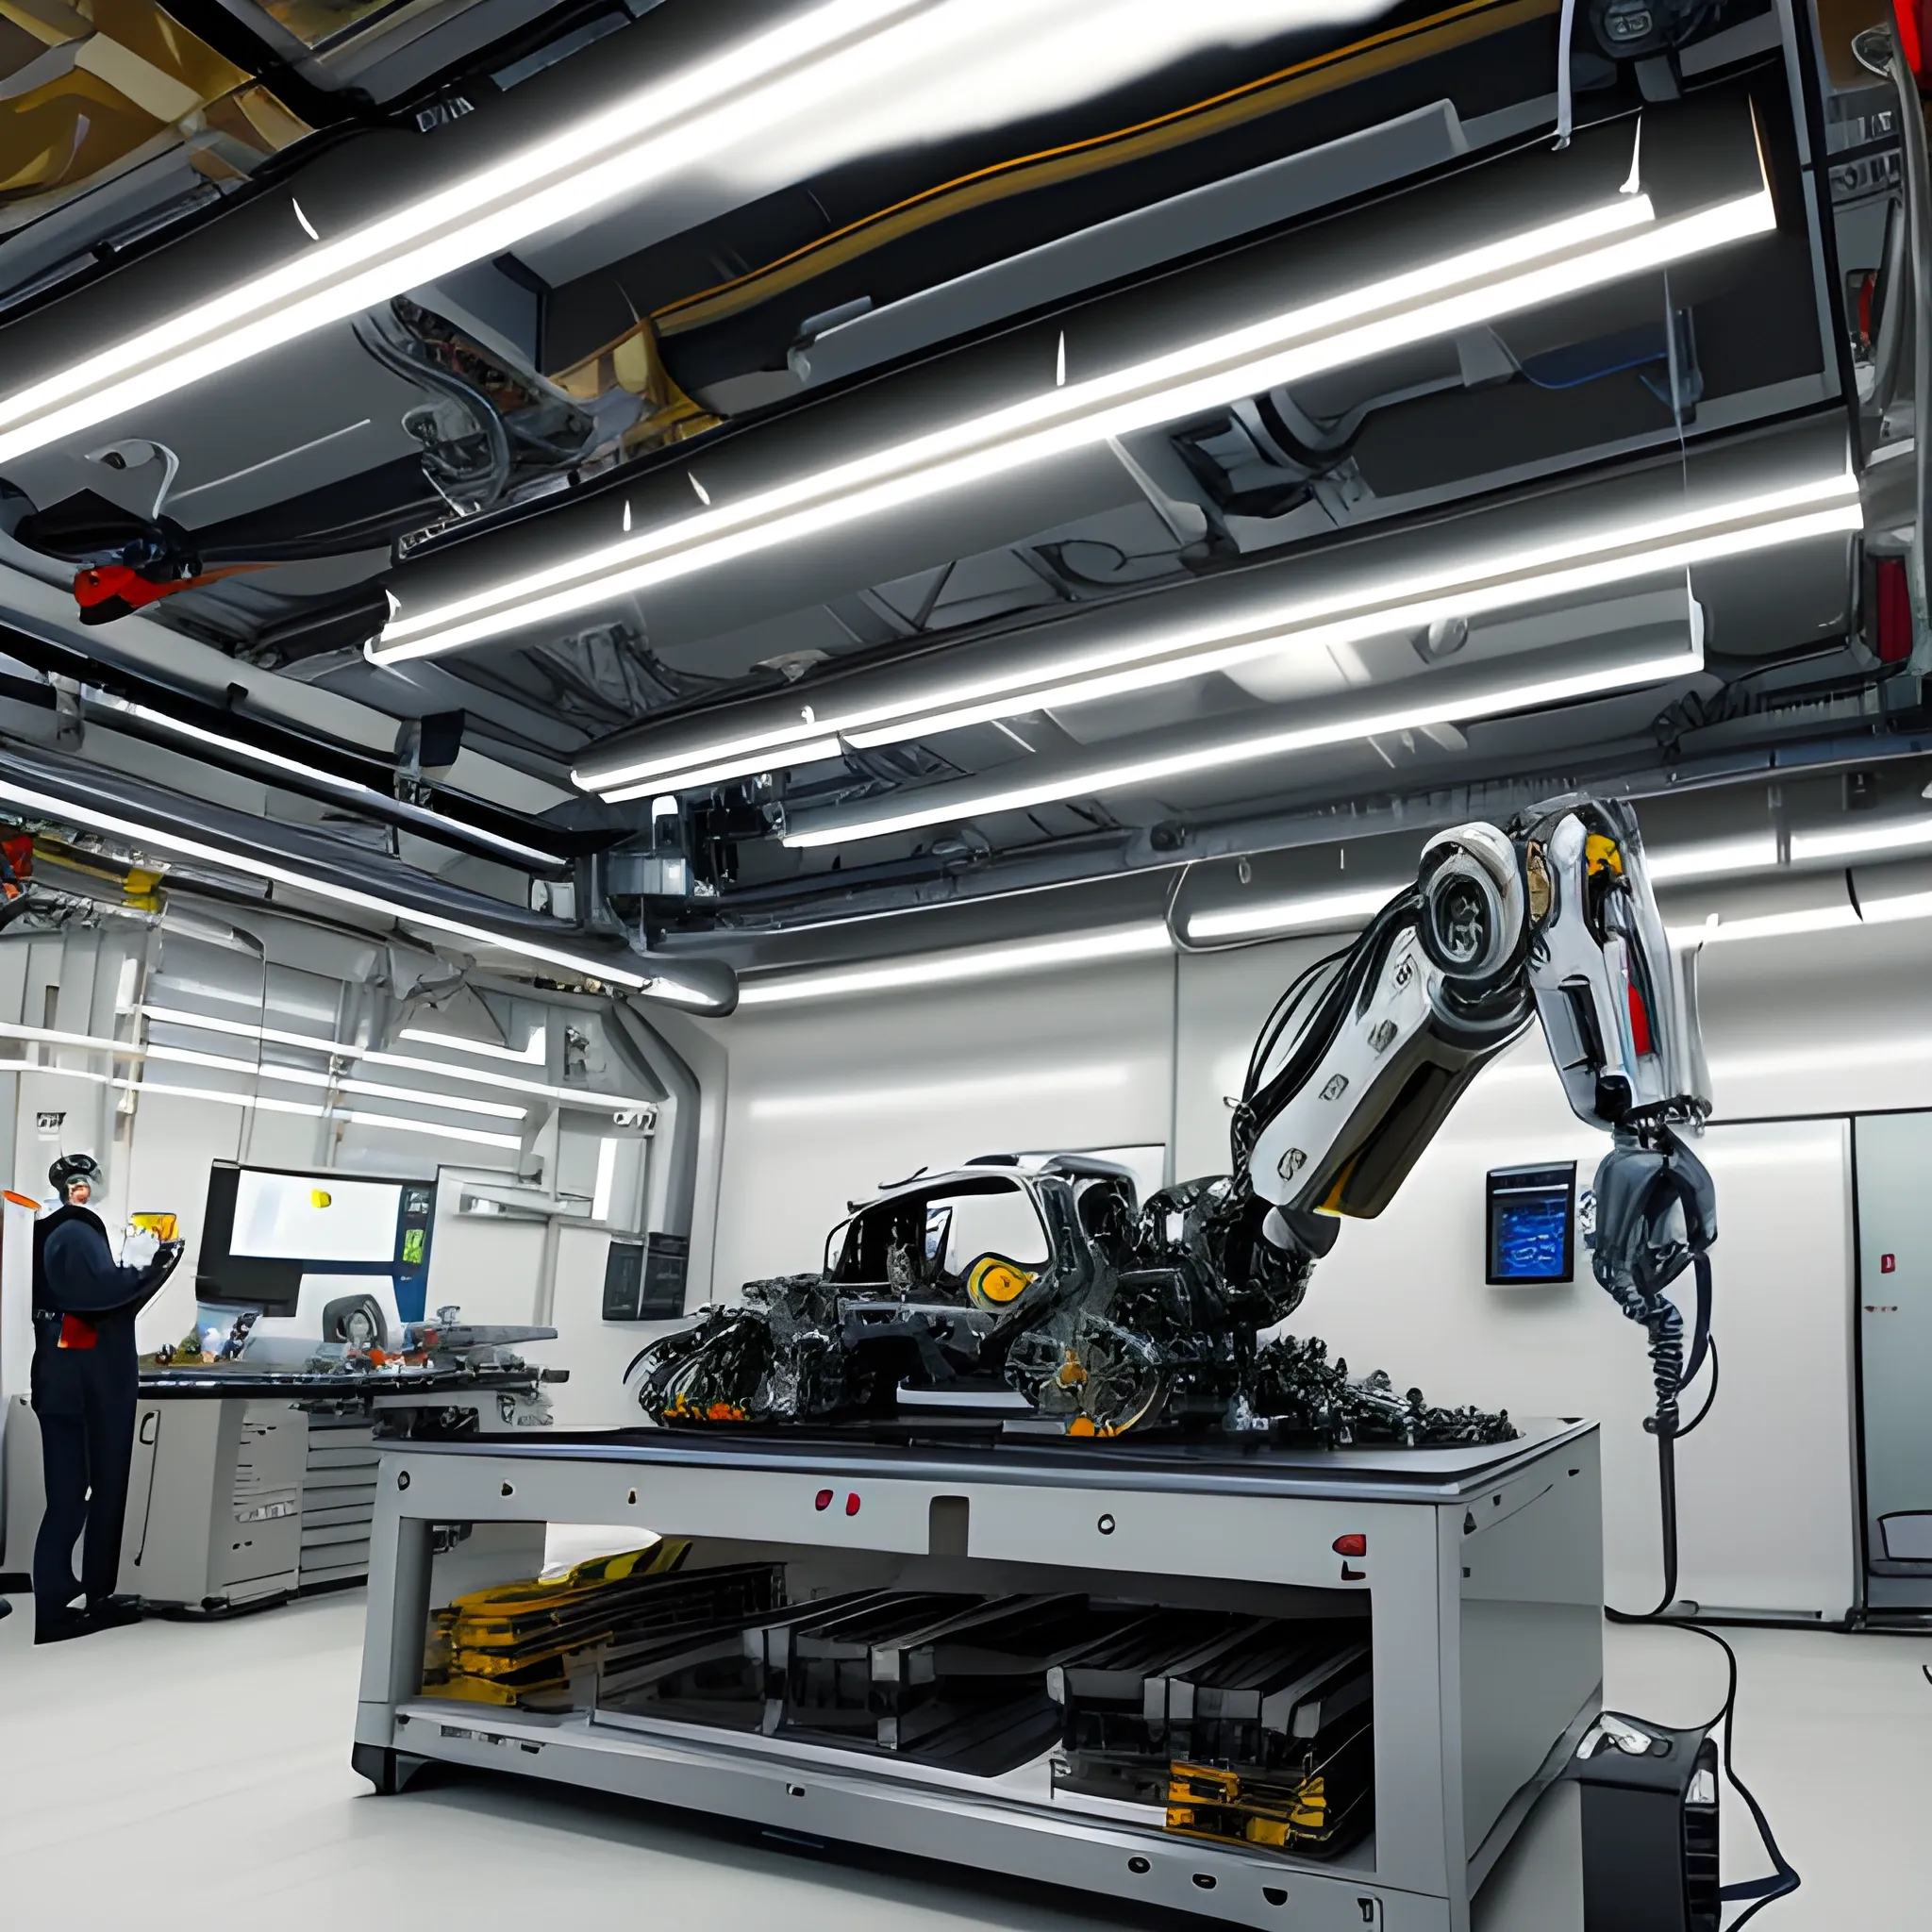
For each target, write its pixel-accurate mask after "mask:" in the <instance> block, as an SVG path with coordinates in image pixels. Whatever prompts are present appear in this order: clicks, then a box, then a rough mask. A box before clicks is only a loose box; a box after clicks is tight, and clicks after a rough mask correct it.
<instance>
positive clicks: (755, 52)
mask: <svg viewBox="0 0 1932 1932" xmlns="http://www.w3.org/2000/svg"><path fill="white" fill-rule="evenodd" d="M973 11H974V9H972V8H943V7H941V5H940V4H939V0H831V4H830V5H827V6H822V7H819V8H814V9H813V10H812V11H811V12H809V13H806V14H803V15H801V16H800V17H799V18H797V19H794V20H790V21H787V22H785V23H784V24H783V25H779V26H777V27H774V29H772V30H771V31H770V32H767V33H763V34H759V35H758V36H756V37H754V38H752V39H750V40H746V41H743V42H740V43H739V44H737V45H736V46H733V47H731V48H728V49H727V50H726V51H725V52H724V53H723V54H721V55H719V56H717V57H716V58H713V59H709V60H706V61H702V62H699V63H698V64H697V65H695V66H693V67H689V68H686V69H684V70H682V71H680V72H677V73H674V74H673V75H670V76H669V77H668V78H666V79H664V80H661V81H658V82H657V83H656V84H655V85H653V86H651V87H649V88H645V89H642V90H641V91H640V92H636V93H634V94H631V95H630V96H628V97H627V98H625V99H624V100H621V101H619V102H618V103H617V104H616V105H615V106H613V107H611V108H606V109H605V110H604V111H603V112H602V113H599V114H595V115H591V116H589V117H587V118H586V119H584V120H582V121H579V122H577V123H576V124H575V125H572V126H569V127H566V128H564V129H563V130H562V131H561V132H560V133H558V134H557V135H554V136H553V137H551V138H550V139H549V140H547V141H542V142H536V143H534V144H532V145H530V146H528V147H525V148H523V149H521V150H519V151H517V152H515V153H512V154H509V155H507V156H505V157H504V158H503V159H501V160H499V161H497V162H495V163H494V164H493V165H491V167H488V168H486V169H483V170H481V171H479V172H478V173H476V174H475V175H469V176H467V177H465V178H464V179H462V180H459V181H457V182H455V183H454V184H453V185H451V186H450V187H448V188H445V189H442V190H441V191H440V192H437V193H434V194H431V195H428V196H426V197H425V198H424V199H423V200H421V201H418V202H415V203H412V204H411V205H410V206H408V207H407V208H401V209H398V210H397V211H396V212H394V213H392V214H390V215H387V216H385V217H383V218H381V219H379V220H376V221H374V222H370V223H368V224H367V225H364V226H362V227H359V228H356V229H352V230H351V231H350V232H349V233H347V234H346V235H343V236H341V238H340V239H331V240H327V241H318V240H314V239H312V237H313V234H314V231H313V229H312V228H311V227H310V226H309V225H308V223H307V222H306V221H305V220H303V219H302V217H301V216H300V215H299V214H297V215H295V216H294V217H293V220H291V233H290V235H289V241H290V242H291V247H292V248H293V249H294V252H293V253H291V254H290V255H289V256H288V257H287V258H285V259H284V260H282V261H281V262H279V263H278V264H277V265H276V266H275V267H274V268H272V269H270V270H268V271H267V272H266V273H265V274H262V275H257V276H255V277H254V278H253V279H252V280H250V281H247V282H244V283H242V285H241V286H240V287H239V288H229V289H225V290H223V291H221V292H220V293H219V294H217V295H213V296H210V297H209V298H208V300H206V301H204V302H201V303H198V304H196V305H195V306H194V307H193V308H188V309H184V310H182V311H180V312H179V313H177V314H175V315H173V316H171V317H169V319H168V320H167V321H165V322H162V323H159V324H158V325H155V326H153V327H150V328H145V329H142V330H141V331H139V332H138V333H136V334H134V335H131V336H128V337H125V339H123V340H122V341H119V342H116V343H114V344H113V345H112V346H111V347H110V348H108V349H105V350H103V351H101V352H100V353H98V354H96V355H92V356H88V357H85V358H82V359H81V360H80V361H78V362H75V363H74V364H72V365H70V366H69V367H68V368H66V369H63V370H60V371H59V372H58V373H57V374H55V375H50V376H48V377H47V378H45V379H44V380H43V381H41V382H36V383H33V384H31V385H29V386H28V387H27V388H25V389H24V390H20V391H16V392H15V393H14V394H12V395H10V396H8V397H7V398H6V399H5V400H4V401H0V463H4V462H10V461H11V460H12V459H13V458H15V457H18V456H21V455H23V454H25V452H26V451H28V450H33V449H39V448H41V447H42V446H43V445H44V444H46V443H49V442H54V441H58V440H59V439H60V438H62V437H67V436H71V435H74V434H75V433H76V432H78V431H80V430H84V429H88V428H92V426H93V425H96V424H99V423H105V422H107V421H108V420H109V419H110V418H112V417H116V416H119V415H122V414H124V413H125V411H127V410H129V409H134V408H141V407H142V406H143V405H145V404H148V403H152V402H154V401H155V400H156V399H157V398H158V397H161V396H165V395H170V394H172V393H173V392H174V391H176V390H179V389H182V388H185V387H186V386H187V385H188V384H190V383H192V382H197V381H199V380H201V378H202V377H204V376H207V375H214V374H216V373H218V372H220V371H222V370H225V369H230V368H233V367H234V366H235V364H236V363H238V362H241V361H243V360H245V359H246V358H249V357H251V356H258V355H260V354H261V353H262V352H263V351H264V350H266V349H272V348H274V347H275V346H276V345H278V344H279V343H282V342H288V341H294V340H295V339H296V338H297V337H298V336H302V335H305V334H307V333H308V331H309V330H310V329H314V328H320V327H322V326H323V325H325V324H328V323H331V322H340V321H342V320H344V319H346V318H347V317H349V316H352V315H359V314H360V313H362V311H363V310H365V309H368V308H375V307H377V306H378V305H379V304H381V303H384V302H387V301H388V300H389V299H390V298H391V296H393V295H399V294H403V293H405V292H406V291H408V290H410V289H416V288H420V287H421V286H422V285H423V284H424V283H425V282H431V281H434V280H435V279H436V278H437V277H438V276H439V275H447V274H449V273H450V272H451V271H452V270H454V269H458V268H460V267H462V266H463V265H464V264H465V263H468V262H473V261H480V260H485V259H488V258H492V257H495V256H498V255H501V254H502V253H504V251H505V250H507V249H509V248H512V247H514V246H515V245H516V243H517V242H520V241H522V240H524V239H525V237H527V236H530V235H534V234H536V233H537V232H538V231H539V230H541V229H543V228H547V227H551V226H554V225H557V224H558V223H560V222H563V221H566V220H569V219H573V218H575V217H580V216H582V215H583V214H584V213H585V212H586V211H587V210H589V209H591V208H596V207H597V206H598V205H599V204H601V203H604V202H607V201H609V200H610V199H612V198H613V197H615V196H618V195H622V194H628V193H634V192H637V191H638V190H639V189H641V188H643V187H645V186H646V185H648V184H649V183H651V182H653V181H655V180H658V179H661V178H662V177H663V176H665V175H668V174H670V173H671V172H673V171H674V170H676V169H679V168H685V167H689V166H691V164H692V163H694V162H698V161H702V160H704V159H706V158H708V157H710V156H714V155H716V154H717V153H718V152H719V151H720V150H721V149H723V148H725V147H727V146H729V145H732V144H733V143H738V142H745V141H748V140H751V139H754V138H756V137H757V136H758V134H759V133H760V132H761V131H762V130H764V129H766V128H768V127H771V126H774V125H776V124H777V123H779V122H780V121H782V120H784V119H786V118H788V117H790V116H791V115H794V114H800V113H809V112H811V111H812V110H813V109H814V108H817V107H818V105H819V104H820V102H821V100H822V98H823V95H824V90H825V88H826V87H827V85H828V83H829V81H830V78H831V76H832V75H834V74H835V73H836V75H837V77H838V81H839V84H840V85H841V87H851V86H853V85H855V84H857V83H862V82H863V81H864V80H865V78H866V77H867V76H868V75H874V77H875V78H876V80H877V82H878V83H879V84H880V85H882V86H883V85H890V84H891V75H892V73H893V71H894V70H895V69H899V68H902V67H906V66H908V65H910V64H912V63H916V62H918V61H921V60H923V59H926V58H933V57H935V56H938V57H941V58H943V55H944V53H945V51H946V49H947V43H948V42H949V41H952V40H957V39H958V38H960V37H962V36H965V35H968V34H970V33H972V32H973V31H974V21H973V19H972V17H971V16H972V14H973ZM922 16H930V17H931V18H930V19H929V20H928V21H927V22H926V23H924V26H923V30H921V31H916V32H911V33H907V32H903V31H902V32H901V33H899V34H897V35H893V34H891V33H890V32H889V31H888V30H889V29H891V28H892V27H894V26H898V27H901V28H906V27H908V26H920V25H922V22H921V17H922ZM297 221H299V222H301V225H302V227H303V228H304V229H305V230H306V231H307V233H308V236H309V237H310V238H311V239H309V240H308V241H306V242H299V243H298V242H296V240H295V234H294V224H295V222H297Z"/></svg>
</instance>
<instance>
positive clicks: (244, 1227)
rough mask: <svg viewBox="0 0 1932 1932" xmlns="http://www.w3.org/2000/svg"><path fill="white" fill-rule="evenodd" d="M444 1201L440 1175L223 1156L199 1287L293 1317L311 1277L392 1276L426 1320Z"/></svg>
mask: <svg viewBox="0 0 1932 1932" xmlns="http://www.w3.org/2000/svg"><path fill="white" fill-rule="evenodd" d="M435 1208H436V1185H435V1183H434V1182H433V1181H415V1180H364V1179H359V1178H353V1177H351V1176H349V1175H345V1174H308V1173H300V1172H291V1171H289V1170H288V1169H285V1168H267V1167H238V1166H235V1165H233V1164H231V1163H227V1162H218V1163H217V1164H216V1165H215V1166H214V1167H212V1168H210V1169H209V1171H208V1215H207V1218H206V1220H205V1221H204V1223H203V1224H202V1241H201V1258H200V1262H199V1264H198V1266H197V1268H196V1270H195V1291H196V1293H197V1294H198V1295H199V1296H200V1298H201V1299H202V1300H203V1301H205V1302H212V1303H217V1304H225V1305H239V1306H242V1307H258V1308H260V1309H261V1310H262V1311H263V1312H264V1313H266V1314H283V1313H288V1314H292V1313H293V1312H294V1308H295V1304H296V1301H297V1299H298V1298H299V1295H300V1291H301V1286H302V1276H303V1275H304V1274H387V1275H389V1276H390V1277H391V1279H392V1280H393V1282H394V1283H395V1295H396V1306H397V1308H398V1309H399V1310H400V1311H401V1313H402V1316H403V1319H404V1320H405V1321H416V1320H419V1319H420V1318H421V1316H422V1313H423V1302H424V1297H425V1285H426V1276H427V1269H428V1262H429V1230H430V1225H431V1222H432V1220H433V1218H434V1214H435Z"/></svg>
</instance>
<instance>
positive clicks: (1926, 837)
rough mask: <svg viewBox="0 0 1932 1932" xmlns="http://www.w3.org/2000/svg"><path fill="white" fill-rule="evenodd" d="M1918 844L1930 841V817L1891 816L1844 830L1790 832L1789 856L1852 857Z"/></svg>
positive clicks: (1795, 859) (1795, 860) (1796, 860)
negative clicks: (1890, 819)
mask: <svg viewBox="0 0 1932 1932" xmlns="http://www.w3.org/2000/svg"><path fill="white" fill-rule="evenodd" d="M1917 845H1932V819H1907V820H1905V821H1904V822H1903V823H1901V822H1900V821H1899V820H1896V819H1894V820H1893V821H1892V822H1891V823H1890V824H1874V825H1859V826H1857V827H1856V828H1854V829H1853V830H1850V831H1844V832H1793V833H1792V834H1791V860H1792V862H1793V863H1794V864H1796V863H1800V862H1802V861H1803V860H1805V859H1807V858H1857V857H1858V856H1859V855H1861V854H1863V853H1867V852H1908V851H1910V850H1911V849H1912V848H1913V847H1914V846H1917Z"/></svg>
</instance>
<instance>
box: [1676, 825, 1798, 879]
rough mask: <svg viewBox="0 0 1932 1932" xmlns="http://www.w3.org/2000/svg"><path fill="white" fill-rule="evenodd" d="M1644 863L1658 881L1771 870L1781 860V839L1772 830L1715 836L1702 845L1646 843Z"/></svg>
mask: <svg viewBox="0 0 1932 1932" xmlns="http://www.w3.org/2000/svg"><path fill="white" fill-rule="evenodd" d="M1643 858H1644V864H1645V866H1646V868H1647V869H1648V871H1649V873H1650V876H1651V878H1652V880H1653V881H1654V882H1657V883H1659V884H1661V883H1662V882H1664V881H1666V880H1671V879H1708V878H1716V877H1718V876H1720V875H1721V874H1724V873H1732V872H1768V871H1770V870H1771V869H1772V868H1773V867H1774V866H1775V865H1776V864H1777V841H1776V839H1775V838H1774V837H1773V835H1772V834H1771V833H1769V832H1757V833H1753V834H1752V835H1750V836H1749V837H1747V838H1741V839H1713V840H1710V841H1708V842H1707V843H1705V844H1701V845H1666V846H1664V847H1662V848H1660V849H1655V850H1654V849H1652V848H1650V847H1646V848H1645V849H1644V854H1643Z"/></svg>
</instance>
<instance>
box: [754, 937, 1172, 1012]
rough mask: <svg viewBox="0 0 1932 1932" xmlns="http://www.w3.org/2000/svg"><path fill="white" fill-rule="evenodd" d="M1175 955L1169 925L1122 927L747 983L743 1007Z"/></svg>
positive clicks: (945, 984)
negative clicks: (1057, 938) (1158, 954)
mask: <svg viewBox="0 0 1932 1932" xmlns="http://www.w3.org/2000/svg"><path fill="white" fill-rule="evenodd" d="M1171 950H1172V944H1171V941H1169V939H1168V933H1167V927H1166V925H1165V924H1148V925H1130V926H1123V927H1120V928H1118V929H1117V930H1114V931H1111V932H1095V933H1086V934H1083V935H1082V936H1081V937H1080V938H1078V939H1071V940H1038V941H1035V940H1028V941H1024V943H1022V944H1019V945H1010V946H988V947H983V948H980V949H978V950H961V951H959V952H957V953H937V954H934V955H933V956H932V957H931V958H924V959H905V960H900V961H897V962H895V963H891V964H885V965H878V966H841V967H839V968H836V969H834V970H833V971H830V972H826V973H796V974H781V975H774V977H772V978H770V979H755V980H748V981H747V982H746V983H745V984H744V985H743V986H742V987H741V989H740V991H739V995H738V1003H739V1005H740V1006H743V1007H758V1006H770V1005H773V1004H774V1003H775V1002H777V1001H780V1000H819V999H837V998H841V997H844V996H846V995H849V994H852V993H859V992H893V991H898V990H899V989H900V988H902V987H908V986H949V985H957V984H958V983H959V982H960V981H962V980H971V979H993V978H1001V977H1004V976H1006V975H1007V974H1014V973H1038V972H1041V971H1043V970H1045V969H1046V968H1048V967H1053V966H1077V965H1086V964H1091V963H1094V962H1097V961H1104V960H1112V959H1130V958H1144V957H1145V956H1147V955H1149V954H1152V953H1166V952H1169V951H1171Z"/></svg>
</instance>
